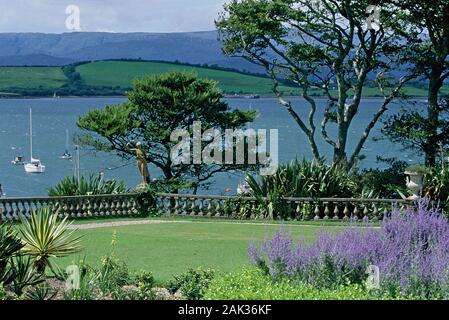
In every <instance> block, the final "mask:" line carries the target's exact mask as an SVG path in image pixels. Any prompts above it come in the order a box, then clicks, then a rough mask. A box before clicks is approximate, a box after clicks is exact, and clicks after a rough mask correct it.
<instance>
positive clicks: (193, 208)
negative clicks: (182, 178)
mask: <svg viewBox="0 0 449 320" xmlns="http://www.w3.org/2000/svg"><path fill="white" fill-rule="evenodd" d="M190 201H192V204H191V205H190V215H191V216H194V215H195V214H196V204H195V198H191V199H190Z"/></svg>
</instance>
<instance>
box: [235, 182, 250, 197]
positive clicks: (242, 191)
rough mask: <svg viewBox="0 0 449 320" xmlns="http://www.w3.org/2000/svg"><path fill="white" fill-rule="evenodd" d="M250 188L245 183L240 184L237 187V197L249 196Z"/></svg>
mask: <svg viewBox="0 0 449 320" xmlns="http://www.w3.org/2000/svg"><path fill="white" fill-rule="evenodd" d="M251 191H252V190H251V187H250V186H249V184H248V183H247V182H244V183H240V184H239V185H238V186H237V194H238V195H249V194H250V193H251Z"/></svg>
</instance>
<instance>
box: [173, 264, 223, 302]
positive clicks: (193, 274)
mask: <svg viewBox="0 0 449 320" xmlns="http://www.w3.org/2000/svg"><path fill="white" fill-rule="evenodd" d="M214 275H215V270H212V269H202V268H198V269H189V270H188V271H186V272H185V273H183V274H180V275H175V276H174V277H173V279H172V280H171V281H170V282H169V283H168V285H167V288H168V289H169V290H170V292H171V293H172V294H174V293H176V292H177V291H178V290H179V291H181V293H182V295H183V296H184V297H185V298H186V299H187V300H200V299H201V298H202V297H203V295H204V293H205V291H206V290H207V288H208V287H209V284H210V283H211V281H212V279H213V278H214Z"/></svg>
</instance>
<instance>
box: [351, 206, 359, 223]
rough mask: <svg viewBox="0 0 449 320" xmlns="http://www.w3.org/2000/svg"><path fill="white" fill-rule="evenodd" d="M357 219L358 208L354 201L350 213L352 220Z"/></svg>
mask: <svg viewBox="0 0 449 320" xmlns="http://www.w3.org/2000/svg"><path fill="white" fill-rule="evenodd" d="M358 219H359V208H358V205H357V202H356V203H354V211H353V213H352V220H354V221H357V220H358Z"/></svg>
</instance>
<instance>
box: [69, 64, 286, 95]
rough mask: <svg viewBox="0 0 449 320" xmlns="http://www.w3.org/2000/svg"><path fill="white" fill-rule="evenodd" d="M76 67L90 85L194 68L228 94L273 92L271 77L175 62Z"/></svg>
mask: <svg viewBox="0 0 449 320" xmlns="http://www.w3.org/2000/svg"><path fill="white" fill-rule="evenodd" d="M76 70H77V72H79V73H80V75H81V79H83V81H84V83H85V84H86V85H88V86H111V87H115V86H119V87H121V88H129V87H130V86H131V83H132V81H133V80H134V79H136V78H141V77H144V76H145V75H154V74H160V73H164V72H170V71H179V70H182V71H193V72H196V73H197V74H198V76H199V77H201V78H208V79H213V80H216V81H218V84H219V86H220V88H221V89H222V90H223V91H225V92H226V93H255V94H269V93H270V92H271V80H270V79H268V78H263V77H257V76H253V75H245V74H241V73H238V72H231V71H223V70H215V69H208V68H201V67H193V66H186V65H179V64H173V63H162V62H138V61H99V62H93V63H89V64H84V65H81V66H78V67H77V69H76ZM280 89H281V90H286V91H291V90H292V89H291V88H287V87H281V88H280Z"/></svg>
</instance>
